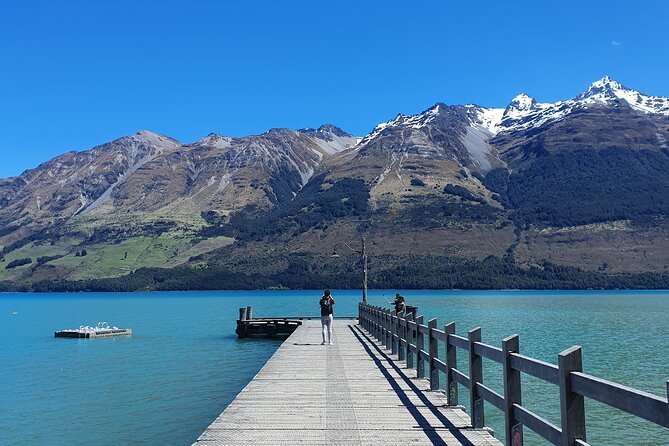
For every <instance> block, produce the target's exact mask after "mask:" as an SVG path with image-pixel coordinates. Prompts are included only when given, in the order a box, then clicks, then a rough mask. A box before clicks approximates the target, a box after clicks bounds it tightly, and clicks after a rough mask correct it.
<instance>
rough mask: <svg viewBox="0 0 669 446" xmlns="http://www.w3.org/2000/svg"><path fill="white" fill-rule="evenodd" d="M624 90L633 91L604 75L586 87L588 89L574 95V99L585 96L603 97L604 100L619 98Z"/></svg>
mask: <svg viewBox="0 0 669 446" xmlns="http://www.w3.org/2000/svg"><path fill="white" fill-rule="evenodd" d="M624 92H634V91H633V90H629V89H627V88H625V87H623V86H622V85H621V84H620V83H618V82H616V81H614V80H613V79H611V78H610V77H608V76H604V77H603V78H601V79H600V80H598V81H595V82H593V83H592V84H590V87H588V89H587V90H586V91H585V92H583V93H581V94H579V95H578V96H577V97H576V99H587V98H595V99H604V100H606V99H615V98H620V94H621V93H624ZM634 93H636V92H634ZM621 99H622V98H621Z"/></svg>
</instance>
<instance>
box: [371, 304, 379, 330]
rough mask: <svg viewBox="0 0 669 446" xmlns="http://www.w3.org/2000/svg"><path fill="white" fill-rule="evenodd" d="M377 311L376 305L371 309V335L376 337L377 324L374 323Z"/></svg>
mask: <svg viewBox="0 0 669 446" xmlns="http://www.w3.org/2000/svg"><path fill="white" fill-rule="evenodd" d="M376 317H377V311H376V307H374V308H373V309H372V336H373V337H375V338H378V330H377V329H378V324H377V323H376Z"/></svg>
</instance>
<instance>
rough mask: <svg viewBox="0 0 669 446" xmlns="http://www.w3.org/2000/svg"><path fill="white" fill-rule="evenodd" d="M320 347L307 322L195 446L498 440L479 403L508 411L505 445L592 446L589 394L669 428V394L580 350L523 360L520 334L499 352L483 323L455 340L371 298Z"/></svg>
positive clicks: (313, 324)
mask: <svg viewBox="0 0 669 446" xmlns="http://www.w3.org/2000/svg"><path fill="white" fill-rule="evenodd" d="M320 341H321V326H320V322H319V321H316V320H313V321H312V320H303V321H302V324H301V325H299V326H298V327H297V328H296V330H295V331H294V332H293V333H292V334H291V335H290V337H289V338H288V339H287V340H286V341H284V343H283V344H282V345H281V347H280V348H279V349H278V350H277V351H276V353H275V354H274V355H273V356H272V358H271V359H270V360H269V361H268V362H267V364H266V365H265V366H264V367H263V368H262V369H261V370H260V372H259V373H258V374H257V375H256V376H255V378H254V379H253V380H252V381H251V382H250V383H249V384H248V385H247V386H246V387H245V388H244V389H243V390H242V391H241V393H240V394H239V395H238V396H237V398H236V399H235V400H234V401H233V402H232V403H231V404H230V405H229V406H228V407H227V408H226V409H225V411H224V412H223V413H222V414H221V415H220V416H219V417H218V418H217V419H216V420H215V421H214V422H213V423H212V424H211V425H210V426H209V428H208V429H207V430H206V431H205V432H204V433H203V434H202V435H201V436H200V438H199V439H198V440H197V441H196V442H195V443H194V446H195V445H201V446H204V445H208V446H209V445H211V446H219V445H220V446H223V445H254V446H262V445H274V444H278V445H281V444H286V445H288V444H290V445H293V444H302V445H347V446H348V445H384V446H385V445H391V444H402V445H403V444H415V445H446V444H448V445H469V446H472V445H501V444H502V443H501V442H500V441H499V440H497V439H496V438H494V437H493V435H492V434H491V432H490V431H489V430H488V429H486V428H485V427H484V426H485V414H484V408H485V404H484V402H487V403H489V404H490V405H491V407H494V408H496V409H498V410H500V411H502V413H503V414H504V430H503V432H499V433H498V436H499V438H502V439H504V442H505V444H506V445H507V446H522V445H523V430H524V429H530V430H532V431H534V432H535V433H537V434H538V435H539V436H541V437H542V438H543V439H545V440H546V441H547V442H548V443H550V444H554V445H560V446H587V445H588V443H587V441H586V417H585V400H586V399H591V400H594V401H597V402H599V403H602V404H605V405H608V406H610V407H612V408H615V409H619V410H621V411H623V412H625V413H628V414H631V415H633V416H635V417H638V418H641V419H644V420H647V421H649V422H651V423H654V424H657V425H659V426H663V427H667V428H669V400H668V399H667V398H664V397H660V396H657V395H653V394H650V393H647V392H643V391H640V390H636V389H633V388H630V387H626V386H624V385H621V384H617V383H614V382H610V381H606V380H603V379H601V378H597V377H595V376H592V375H589V374H587V373H584V372H583V368H582V356H581V348H580V347H578V346H574V347H572V348H570V349H567V350H565V351H563V352H561V353H559V354H558V355H557V364H551V363H548V362H544V361H539V360H536V359H534V358H531V357H528V356H525V355H522V354H520V341H519V338H518V336H517V335H512V336H509V337H507V338H506V339H504V340H502V342H501V348H500V347H495V346H492V345H488V344H485V343H483V342H482V341H481V328H480V327H476V328H473V329H471V330H469V332H468V333H467V336H459V335H457V334H456V333H455V323H453V322H451V323H449V324H446V325H444V326H443V329H440V328H439V327H438V326H437V320H436V319H430V320H429V321H424V318H423V316H414V314H411V313H409V314H405V313H404V312H402V313H399V314H396V313H395V312H394V311H390V310H388V309H387V308H382V307H378V306H372V305H368V304H366V303H361V304H360V305H359V316H358V321H350V320H349V321H342V320H339V321H335V322H334V345H332V346H329V345H328V346H325V345H320ZM458 351H463V352H466V356H467V357H466V360H467V361H466V362H467V363H468V367H467V370H468V373H467V374H465V373H464V372H463V371H462V369H461V368H459V367H458V354H457V353H458ZM483 359H486V360H488V361H492V362H493V363H497V364H499V365H500V367H501V368H502V371H503V378H502V381H503V382H502V387H503V392H501V393H498V392H495V391H494V390H493V389H492V388H491V387H490V384H489V383H487V384H486V383H485V382H484V379H483ZM461 362H464V361H461ZM523 374H525V375H530V376H532V377H534V378H538V379H540V380H542V381H545V382H548V383H550V384H553V385H555V386H557V388H558V389H559V402H558V403H559V408H560V409H559V410H560V423H559V425H555V424H552V423H550V422H549V421H547V420H545V419H543V418H541V417H540V416H538V415H537V414H535V413H533V412H532V411H531V410H529V409H528V408H527V407H525V406H523V403H522V385H521V376H522V375H523ZM440 376H442V377H443V378H445V379H444V380H443V381H440ZM459 388H464V389H465V390H466V394H467V398H468V400H469V407H471V408H472V410H471V411H470V413H469V414H467V413H465V411H464V410H463V408H462V406H459V405H458V401H459V395H458V390H459ZM442 389H445V390H442ZM447 395H448V396H447ZM667 396H668V397H669V382H667ZM611 428H615V426H611ZM668 439H669V436H668ZM622 441H625V440H622ZM621 444H623V443H621ZM663 444H664V443H663Z"/></svg>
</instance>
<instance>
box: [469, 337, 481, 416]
mask: <svg viewBox="0 0 669 446" xmlns="http://www.w3.org/2000/svg"><path fill="white" fill-rule="evenodd" d="M467 339H468V340H469V387H470V389H469V407H470V410H471V419H472V427H473V428H474V429H478V428H482V427H483V425H484V423H485V418H484V415H483V398H481V397H480V396H479V394H478V391H477V390H476V384H477V383H482V382H483V358H482V357H481V356H479V355H477V354H476V353H474V344H475V343H476V342H481V327H476V328H474V329H472V330H469V333H467Z"/></svg>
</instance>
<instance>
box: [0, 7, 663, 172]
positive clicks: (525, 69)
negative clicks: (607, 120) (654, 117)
mask: <svg viewBox="0 0 669 446" xmlns="http://www.w3.org/2000/svg"><path fill="white" fill-rule="evenodd" d="M667 29H669V2H664V1H660V0H658V1H635V2H630V1H595V0H591V1H559V2H558V1H551V2H548V1H508V2H505V1H478V2H475V1H472V2H462V1H458V2H456V1H446V0H441V1H406V0H404V1H402V2H395V1H384V2H381V1H378V2H372V1H360V0H358V1H346V0H338V1H313V0H312V1H289V0H286V1H281V2H279V1H244V2H241V1H235V2H232V1H188V2H185V1H184V2H176V1H168V0H162V1H137V0H135V1H124V0H114V1H94V2H92V1H90V0H85V1H77V0H68V1H65V0H50V1H30V0H22V1H15V2H9V1H6V2H3V5H2V8H1V9H0V177H7V176H12V175H18V174H19V173H21V172H22V171H23V170H25V169H28V168H32V167H35V166H37V165H38V164H39V163H41V162H44V161H46V160H48V159H50V158H52V157H54V156H56V155H58V154H60V153H63V152H65V151H68V150H85V149H88V148H91V147H93V146H95V145H98V144H102V143H104V142H107V141H110V140H112V139H115V138H117V137H120V136H123V135H127V134H132V133H134V132H136V131H138V130H140V129H148V130H152V131H155V132H158V133H164V134H166V135H168V136H171V137H173V138H176V139H178V140H180V141H182V142H192V141H194V140H196V139H199V138H200V137H202V136H204V135H206V134H208V133H210V132H216V133H221V134H225V135H230V136H240V135H247V134H257V133H262V132H264V131H265V130H267V129H269V128H271V127H289V128H301V127H316V126H319V125H320V124H322V123H332V124H335V125H337V126H339V127H341V128H342V129H344V130H346V131H348V132H350V133H354V134H356V135H364V134H365V133H367V132H369V131H370V130H371V129H372V128H373V127H374V125H376V124H377V123H378V122H381V121H384V120H388V119H390V118H392V117H394V116H395V115H396V114H397V113H404V114H411V113H416V112H419V111H421V110H424V109H425V108H428V107H429V106H431V105H432V104H434V103H435V102H445V103H447V104H464V103H476V104H480V105H484V106H498V107H504V106H506V104H507V103H508V102H509V100H510V99H511V98H513V97H514V96H515V95H516V94H517V93H519V92H521V91H522V92H526V93H528V94H530V95H531V96H534V97H536V98H537V99H538V100H540V101H554V100H558V99H566V98H569V97H573V96H575V95H576V94H577V93H579V92H580V91H582V90H585V89H586V87H587V86H588V85H589V84H590V83H591V82H592V81H594V80H597V79H599V78H601V77H602V76H604V75H605V74H608V75H610V76H611V77H613V78H614V79H615V80H617V81H619V82H621V83H622V84H623V85H626V86H628V87H630V88H634V89H637V90H640V91H642V92H646V93H648V94H655V95H662V96H669V82H667V80H668V79H669V76H668V74H669V58H667V53H668V50H669V38H668V37H667V36H668V35H669V34H667Z"/></svg>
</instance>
